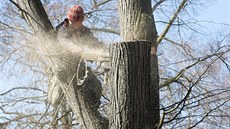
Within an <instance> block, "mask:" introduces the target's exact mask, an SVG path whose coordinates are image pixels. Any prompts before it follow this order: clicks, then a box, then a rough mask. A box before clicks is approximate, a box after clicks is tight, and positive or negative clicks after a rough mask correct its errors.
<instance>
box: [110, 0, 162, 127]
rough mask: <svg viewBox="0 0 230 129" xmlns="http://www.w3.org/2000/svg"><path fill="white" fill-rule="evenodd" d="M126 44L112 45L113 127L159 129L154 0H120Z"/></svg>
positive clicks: (121, 25)
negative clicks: (152, 2) (152, 3)
mask: <svg viewBox="0 0 230 129" xmlns="http://www.w3.org/2000/svg"><path fill="white" fill-rule="evenodd" d="M118 11H119V19H120V33H121V36H122V39H123V42H122V43H116V44H112V45H111V48H110V54H111V56H112V57H111V64H112V66H111V84H110V85H111V89H112V100H111V117H110V127H111V128H112V129H155V128H157V124H158V122H159V120H160V115H159V114H160V112H159V73H158V59H157V55H156V52H157V31H156V27H155V21H154V18H153V15H152V8H151V0H118Z"/></svg>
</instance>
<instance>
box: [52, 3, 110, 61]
mask: <svg viewBox="0 0 230 129" xmlns="http://www.w3.org/2000/svg"><path fill="white" fill-rule="evenodd" d="M84 18H85V16H84V11H83V9H82V7H80V6H78V5H75V6H73V7H71V8H70V9H69V11H68V14H67V18H66V19H65V20H64V22H62V23H61V24H60V25H58V26H57V27H56V30H58V38H59V41H60V42H62V43H63V42H64V43H70V42H71V43H73V44H75V45H77V46H75V47H78V48H79V49H78V50H79V51H81V52H82V51H84V50H86V49H87V50H88V51H91V53H89V52H87V53H84V52H83V53H81V54H85V55H84V56H86V57H87V56H88V55H91V56H95V55H97V54H98V53H96V52H98V51H101V52H102V51H103V52H105V51H107V50H106V48H105V46H104V45H103V44H102V43H101V42H99V41H98V39H97V38H95V37H94V36H93V34H92V33H91V31H90V29H89V28H87V27H85V26H84V25H83V21H84ZM73 46H74V45H73Z"/></svg>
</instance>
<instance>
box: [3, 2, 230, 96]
mask: <svg viewBox="0 0 230 129" xmlns="http://www.w3.org/2000/svg"><path fill="white" fill-rule="evenodd" d="M195 17H196V19H197V20H201V21H202V20H205V21H212V22H215V23H224V24H228V25H227V26H228V27H230V0H216V1H215V2H213V3H210V4H208V5H206V6H205V7H204V8H202V9H201V10H199V12H198V15H197V16H195ZM202 24H203V25H205V26H206V27H208V28H210V29H212V27H214V24H213V23H209V22H204V23H202ZM213 30H214V28H213ZM229 31H230V30H229ZM15 79H16V78H14V79H12V78H11V77H7V76H5V74H4V73H0V93H1V92H4V91H6V90H8V89H10V88H12V87H14V86H17V85H18V83H16V81H20V80H17V79H16V80H15ZM13 80H14V81H13Z"/></svg>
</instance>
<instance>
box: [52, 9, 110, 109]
mask: <svg viewBox="0 0 230 129" xmlns="http://www.w3.org/2000/svg"><path fill="white" fill-rule="evenodd" d="M84 18H85V16H84V11H83V9H82V7H80V6H78V5H75V6H73V7H71V8H70V9H69V11H68V14H67V18H66V19H65V20H64V21H63V22H62V23H61V24H60V25H58V26H57V27H56V30H57V33H58V40H59V42H60V44H61V45H63V49H64V48H65V49H67V53H65V54H62V53H61V54H60V56H59V57H58V58H57V60H59V62H60V63H58V64H57V67H56V68H55V69H56V73H57V78H58V79H59V80H61V81H62V82H66V83H67V84H68V83H69V82H71V80H72V78H73V77H74V78H75V79H74V80H73V83H74V90H75V92H76V94H82V96H85V95H87V96H85V97H84V99H85V100H84V101H86V102H89V103H91V104H92V105H94V108H95V110H96V109H98V108H99V105H100V97H101V93H102V86H101V82H100V81H99V80H98V78H97V77H96V76H95V75H94V74H93V72H92V70H91V69H90V68H89V67H87V66H85V62H84V61H82V60H80V59H81V57H83V58H84V59H86V60H94V59H96V58H98V57H100V56H104V53H103V52H105V53H107V52H106V51H108V50H107V49H106V48H105V46H104V45H103V44H102V43H101V42H99V41H98V40H97V38H95V37H94V36H93V34H92V33H91V31H90V29H89V28H87V27H85V26H84V25H83V21H84ZM95 51H97V52H98V53H99V55H97V52H95ZM88 58H91V59H88ZM56 62H58V61H56ZM79 64H81V65H79ZM79 66H80V67H79ZM55 80H56V79H55V78H54V77H53V78H51V79H50V83H51V84H52V85H51V86H50V87H49V88H50V89H51V90H50V91H51V92H50V95H48V96H49V97H50V99H49V100H50V101H51V103H52V104H53V105H57V104H59V101H58V100H61V99H60V94H61V89H60V86H58V84H55V83H56V81H55ZM55 90H56V91H55ZM52 91H55V92H52ZM54 93H56V96H55V94H54Z"/></svg>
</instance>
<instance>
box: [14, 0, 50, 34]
mask: <svg viewBox="0 0 230 129" xmlns="http://www.w3.org/2000/svg"><path fill="white" fill-rule="evenodd" d="M17 3H18V5H19V6H18V8H19V11H20V13H21V16H22V17H23V18H24V19H25V20H26V22H27V23H28V24H29V25H30V26H31V27H32V29H33V31H34V32H35V33H36V32H44V31H45V32H49V31H52V30H53V26H52V24H51V22H50V20H49V18H48V16H47V14H46V11H45V9H44V7H43V5H42V3H41V1H40V0H17Z"/></svg>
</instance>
